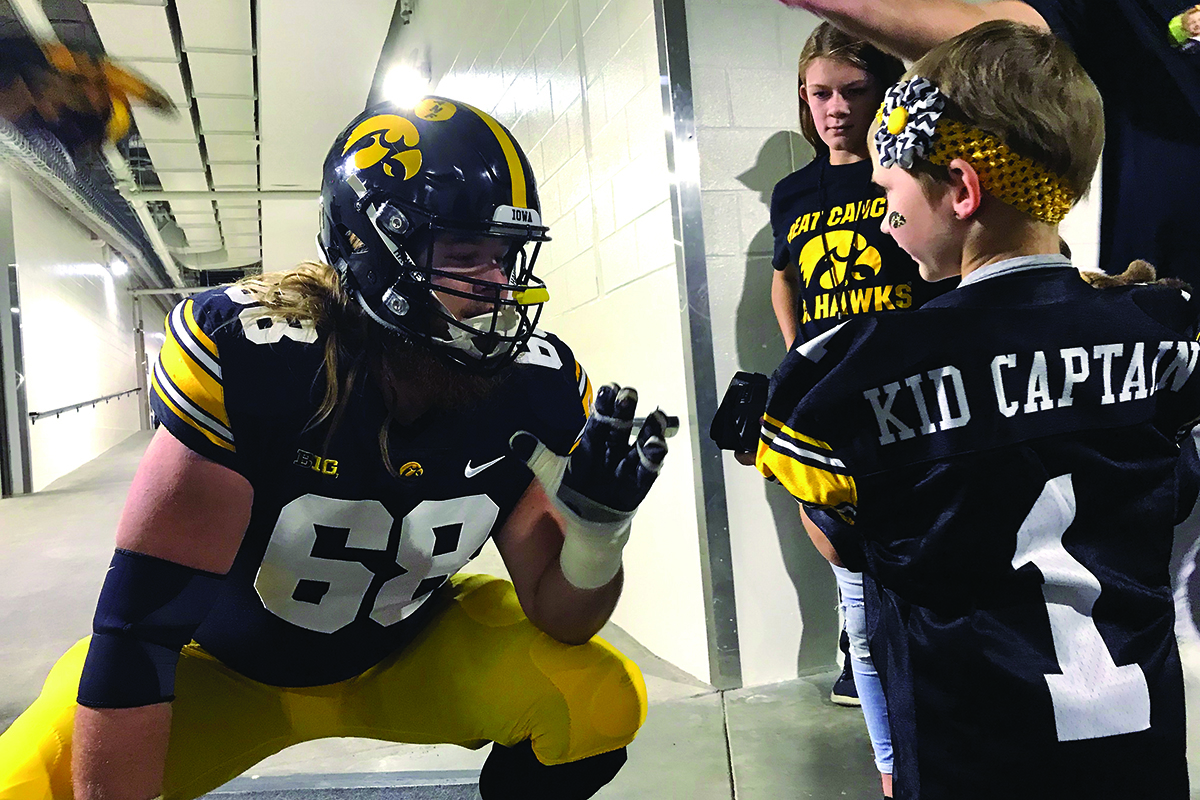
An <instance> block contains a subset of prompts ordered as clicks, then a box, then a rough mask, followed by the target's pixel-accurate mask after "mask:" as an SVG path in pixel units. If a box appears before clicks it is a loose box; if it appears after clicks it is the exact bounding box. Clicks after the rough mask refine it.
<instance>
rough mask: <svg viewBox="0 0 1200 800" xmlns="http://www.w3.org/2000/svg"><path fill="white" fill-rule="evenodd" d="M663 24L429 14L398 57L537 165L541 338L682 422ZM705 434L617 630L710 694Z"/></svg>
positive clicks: (539, 2) (536, 9)
mask: <svg viewBox="0 0 1200 800" xmlns="http://www.w3.org/2000/svg"><path fill="white" fill-rule="evenodd" d="M653 10H654V9H653V2H652V0H503V1H501V2H491V3H487V4H482V3H481V4H470V7H469V8H468V7H467V4H454V3H446V4H434V3H426V4H424V5H422V6H421V9H420V13H419V14H416V15H414V21H413V23H412V25H411V26H410V27H409V28H406V29H405V33H404V37H405V38H404V39H402V40H401V43H400V48H399V49H400V51H401V52H410V51H413V50H420V49H421V48H425V47H428V49H429V54H430V61H431V64H432V69H433V73H434V76H435V78H437V79H440V80H439V81H438V83H437V91H438V93H439V94H443V95H446V96H449V97H451V98H456V99H460V100H463V101H465V102H468V103H471V104H472V105H476V106H477V107H479V108H482V109H483V110H485V111H488V112H489V113H492V114H493V115H494V116H495V117H496V118H497V119H498V120H499V121H500V122H502V123H504V124H505V125H506V126H508V127H509V128H510V129H511V130H512V131H513V134H514V136H515V138H516V139H517V141H518V142H520V143H521V145H522V147H523V148H524V150H525V151H526V153H527V154H528V155H529V158H530V161H531V163H532V164H533V168H534V172H535V173H536V175H537V176H538V185H539V190H540V194H541V200H542V214H543V218H544V219H545V220H546V222H547V223H548V224H549V226H550V229H551V234H550V235H551V236H552V237H553V239H554V241H553V242H551V243H550V244H548V245H547V246H545V247H544V248H543V250H542V255H541V257H540V260H539V262H538V272H539V274H540V275H542V276H543V277H544V278H545V279H546V281H547V283H548V285H549V287H550V292H551V298H552V299H551V301H550V303H549V304H548V306H547V307H546V311H545V313H544V315H543V318H542V327H543V328H545V329H547V330H550V331H552V332H554V333H556V334H558V335H559V336H561V337H562V338H563V339H564V340H565V341H567V342H568V343H569V344H570V345H571V347H572V348H573V349H574V350H575V353H576V355H577V356H578V358H579V360H580V362H581V363H582V364H583V365H584V367H585V368H586V369H587V370H588V373H589V375H590V376H591V378H592V382H593V384H595V385H597V386H599V385H600V384H602V383H605V382H608V381H617V382H620V383H623V384H629V385H634V386H636V387H637V388H638V390H639V392H640V394H641V397H642V401H643V403H644V404H646V406H647V408H646V409H645V410H647V411H648V410H651V409H653V407H654V405H661V406H662V407H663V408H665V409H667V410H668V411H670V412H672V413H675V414H678V415H680V416H681V417H685V416H686V408H687V386H686V383H685V369H684V364H685V361H684V356H685V346H684V345H685V342H684V336H685V332H684V330H683V327H682V321H681V314H680V309H681V308H682V303H681V300H680V296H679V288H678V279H677V277H676V270H675V254H674V242H673V238H672V228H671V209H670V203H669V186H668V183H667V181H668V175H667V166H666V149H665V143H664V133H663V132H664V117H663V108H662V99H661V90H660V86H659V75H658V48H657V39H656V33H655V23H654V14H653ZM696 424H697V422H696V421H695V420H687V419H686V418H685V419H684V425H685V428H684V430H682V431H681V432H680V434H679V435H678V436H677V437H675V439H673V440H672V442H671V447H672V453H671V456H670V460H669V462H668V466H667V468H666V470H665V471H664V474H663V475H662V477H661V478H660V480H659V483H658V485H657V486H656V487H655V489H654V491H653V492H652V493H651V496H650V498H649V499H648V500H647V502H646V503H645V504H644V505H643V506H642V509H641V511H639V513H638V517H637V519H636V520H635V522H634V526H633V535H632V538H631V542H630V544H629V546H628V548H627V550H626V558H625V569H626V579H625V593H624V597H623V598H622V600H621V604H620V606H619V608H618V609H617V612H616V614H615V616H614V621H615V622H616V623H617V624H618V625H620V626H621V627H622V628H624V629H625V630H626V631H628V632H629V633H630V634H632V635H633V636H635V637H636V638H637V639H639V640H640V641H641V642H642V643H643V644H645V645H646V646H647V647H649V648H650V649H651V650H653V651H654V652H655V653H657V654H658V655H660V656H662V657H663V658H666V659H667V660H669V661H671V662H672V663H674V664H676V665H677V666H679V667H680V668H682V669H684V670H686V671H688V672H690V673H691V674H693V675H696V676H698V677H700V678H702V679H705V680H707V679H708V678H709V665H708V643H707V633H706V627H705V614H704V600H703V592H702V587H701V577H700V551H699V541H700V532H699V530H698V523H697V510H696V509H697V503H698V502H702V499H701V498H699V497H698V492H699V489H698V487H696V486H695V485H693V480H692V474H693V473H692V466H691V463H692V459H693V455H692V453H691V448H690V447H689V441H690V439H689V436H690V430H689V428H691V427H692V426H694V425H696ZM704 424H705V425H707V422H706V421H705V422H704Z"/></svg>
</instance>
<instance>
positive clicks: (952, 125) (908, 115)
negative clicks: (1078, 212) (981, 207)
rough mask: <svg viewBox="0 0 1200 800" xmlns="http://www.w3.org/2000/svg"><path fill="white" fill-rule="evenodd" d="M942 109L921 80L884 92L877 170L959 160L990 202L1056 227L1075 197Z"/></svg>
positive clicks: (1041, 169) (937, 94)
mask: <svg viewBox="0 0 1200 800" xmlns="http://www.w3.org/2000/svg"><path fill="white" fill-rule="evenodd" d="M944 107H945V96H944V95H943V94H942V93H941V91H940V90H939V89H938V87H937V86H936V85H934V84H933V82H932V81H929V80H928V79H926V78H919V77H918V78H913V79H911V80H908V81H904V82H902V83H898V84H896V85H895V86H893V87H892V88H890V89H889V90H888V92H887V94H886V95H885V96H884V100H883V105H882V106H881V107H880V109H879V113H878V114H877V115H876V117H875V123H876V125H877V126H878V127H877V129H876V131H875V146H876V149H877V150H878V152H879V162H880V164H881V165H882V166H884V167H890V166H892V165H893V164H896V165H899V166H900V167H901V168H903V169H912V166H913V163H914V159H916V158H924V159H925V160H927V161H930V162H931V163H934V164H939V165H941V166H947V165H949V163H950V162H951V161H953V160H954V159H956V158H961V159H963V160H964V161H966V162H967V163H969V164H970V165H971V166H972V167H974V169H975V172H976V173H978V175H979V185H980V186H981V187H982V188H983V189H984V190H985V191H987V192H988V193H989V194H991V195H992V196H993V197H995V198H996V199H998V200H1000V201H1002V202H1004V203H1007V204H1009V205H1010V206H1013V207H1014V208H1016V209H1019V210H1020V211H1023V212H1025V213H1026V214H1029V215H1030V216H1032V217H1033V218H1034V219H1038V220H1041V221H1042V222H1048V223H1050V224H1052V225H1057V224H1058V223H1059V222H1062V219H1063V217H1065V216H1066V215H1067V212H1068V211H1070V210H1071V206H1072V205H1074V203H1075V192H1074V191H1072V190H1071V188H1070V187H1068V186H1067V185H1066V181H1065V180H1064V179H1063V177H1062V176H1061V175H1059V174H1058V173H1056V172H1055V171H1054V170H1052V169H1050V168H1049V167H1046V166H1045V165H1043V164H1041V163H1039V162H1038V161H1035V160H1034V159H1032V158H1029V157H1027V156H1023V155H1021V154H1020V153H1017V152H1014V151H1013V150H1012V148H1010V147H1009V146H1008V145H1006V144H1005V143H1004V142H1002V141H1000V138H999V137H997V136H996V135H995V134H991V133H988V132H987V131H984V130H981V129H979V128H974V127H971V126H969V125H966V124H964V123H962V122H959V121H958V120H954V119H950V118H948V117H945V116H943V114H942V110H943V108H944Z"/></svg>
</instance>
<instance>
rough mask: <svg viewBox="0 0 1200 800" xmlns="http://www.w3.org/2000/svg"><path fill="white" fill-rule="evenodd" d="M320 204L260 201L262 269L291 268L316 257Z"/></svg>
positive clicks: (314, 201)
mask: <svg viewBox="0 0 1200 800" xmlns="http://www.w3.org/2000/svg"><path fill="white" fill-rule="evenodd" d="M320 208H321V207H320V205H319V204H318V202H317V198H316V196H315V195H314V196H313V199H312V200H263V201H262V214H263V220H262V233H263V236H262V241H263V269H264V270H266V271H268V272H269V271H271V270H277V269H291V268H292V267H294V266H296V265H297V264H299V263H300V262H302V261H312V260H313V259H316V258H320V257H321V256H320V254H319V253H318V252H317V229H318V223H319V220H320V218H319V217H318V214H319V213H320Z"/></svg>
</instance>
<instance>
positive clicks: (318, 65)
mask: <svg viewBox="0 0 1200 800" xmlns="http://www.w3.org/2000/svg"><path fill="white" fill-rule="evenodd" d="M192 1H193V2H201V0H192ZM203 2H204V4H205V6H206V7H207V3H208V0H203ZM347 5H352V6H353V8H354V12H353V14H351V15H348V14H347V9H346V6H347ZM395 8H396V2H395V0H357V2H355V3H353V4H346V3H330V2H328V0H259V4H258V72H259V85H258V90H259V115H260V116H259V125H260V130H259V133H260V138H261V140H262V144H263V148H262V187H263V188H264V189H298V188H299V189H317V188H318V187H320V185H321V163H322V162H323V161H324V160H325V153H326V152H327V151H328V150H329V146H330V145H331V144H332V143H333V139H334V137H335V136H337V134H338V132H339V131H341V129H342V128H343V127H345V125H346V123H347V122H349V121H350V120H351V119H352V118H353V117H354V116H355V115H356V114H358V112H360V111H362V108H363V105H364V104H365V103H366V100H367V93H368V92H369V91H370V88H371V81H372V80H373V78H374V76H375V67H376V64H377V63H378V61H379V54H380V51H381V49H382V47H383V41H384V38H385V37H386V35H387V31H388V27H389V26H390V24H391V20H392V12H393V11H395ZM348 19H351V20H353V23H352V24H353V34H352V35H326V36H321V37H318V36H317V34H316V33H315V32H316V31H343V30H345V28H346V26H347V20H348ZM301 42H304V43H308V45H307V46H299V45H298V43H301ZM205 124H206V126H207V123H205ZM314 208H315V206H314ZM311 217H312V219H313V220H315V219H316V214H315V212H314V213H313V214H312V215H311ZM265 218H266V213H265V209H264V219H265ZM263 246H264V253H265V255H266V256H267V260H268V262H270V263H268V264H267V268H274V267H275V266H277V265H276V264H275V262H274V261H273V260H272V255H273V254H281V253H287V252H290V251H288V250H287V248H289V247H292V246H294V245H291V244H288V243H280V244H279V247H281V248H284V249H282V250H275V249H273V248H274V247H275V245H273V244H272V241H271V235H270V234H269V233H268V234H267V235H266V238H265V240H264V245H263ZM303 246H304V247H305V248H306V250H305V253H306V255H305V258H312V256H313V250H312V237H311V236H310V237H309V239H308V243H307V244H306V245H303ZM288 260H289V258H284V261H288Z"/></svg>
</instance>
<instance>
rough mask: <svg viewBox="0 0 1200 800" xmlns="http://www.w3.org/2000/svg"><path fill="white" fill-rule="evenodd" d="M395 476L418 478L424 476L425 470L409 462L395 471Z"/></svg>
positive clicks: (413, 462) (414, 462)
mask: <svg viewBox="0 0 1200 800" xmlns="http://www.w3.org/2000/svg"><path fill="white" fill-rule="evenodd" d="M396 474H397V475H399V476H400V477H401V478H419V477H421V476H422V475H424V474H425V468H424V467H422V466H421V465H420V464H418V463H417V462H416V461H409V462H408V463H407V464H404V465H402V466H401V467H400V469H398V470H396Z"/></svg>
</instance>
